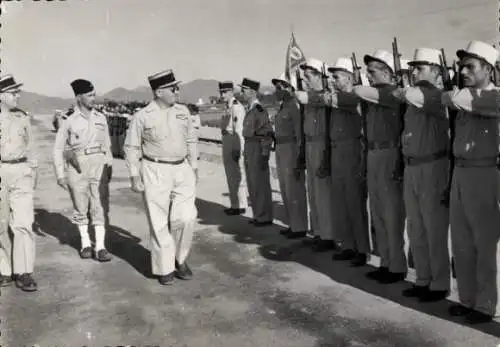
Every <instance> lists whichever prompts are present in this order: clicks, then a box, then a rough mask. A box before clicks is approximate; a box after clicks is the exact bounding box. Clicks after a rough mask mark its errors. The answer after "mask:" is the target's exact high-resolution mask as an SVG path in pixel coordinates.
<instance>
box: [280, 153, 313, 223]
mask: <svg viewBox="0 0 500 347" xmlns="http://www.w3.org/2000/svg"><path fill="white" fill-rule="evenodd" d="M296 165H297V150H296V145H295V143H283V144H278V145H276V166H277V170H278V179H279V183H280V191H281V196H282V199H283V205H284V207H285V213H286V218H287V220H288V223H289V226H290V228H291V229H292V231H293V232H297V231H307V230H308V229H307V195H306V181H305V173H304V172H301V173H300V176H299V177H298V178H296V177H295V175H294V168H295V166H296Z"/></svg>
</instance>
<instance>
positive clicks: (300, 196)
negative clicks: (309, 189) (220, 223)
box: [272, 74, 307, 239]
mask: <svg viewBox="0 0 500 347" xmlns="http://www.w3.org/2000/svg"><path fill="white" fill-rule="evenodd" d="M272 83H273V85H274V87H275V88H276V99H277V100H278V101H279V102H280V103H281V105H280V109H279V111H278V113H277V114H276V116H275V117H274V122H275V124H274V131H275V132H276V135H275V142H276V168H277V170H278V178H279V182H280V191H281V196H282V199H283V205H284V207H285V213H286V216H287V220H288V221H289V224H290V225H289V228H288V229H285V230H283V231H282V234H283V235H285V236H286V237H288V238H289V239H296V238H300V237H304V236H306V234H307V200H306V182H305V172H304V170H303V169H302V168H299V167H297V163H298V158H299V155H300V152H301V147H302V145H303V144H302V120H301V116H300V110H299V105H298V104H297V101H296V100H295V97H294V94H293V92H294V88H293V87H292V85H291V84H290V82H288V80H287V79H286V77H285V75H284V74H282V75H281V76H280V78H274V79H273V80H272Z"/></svg>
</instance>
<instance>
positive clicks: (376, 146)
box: [368, 141, 398, 151]
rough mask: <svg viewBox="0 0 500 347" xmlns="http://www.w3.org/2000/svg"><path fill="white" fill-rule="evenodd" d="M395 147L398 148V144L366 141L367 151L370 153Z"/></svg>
mask: <svg viewBox="0 0 500 347" xmlns="http://www.w3.org/2000/svg"><path fill="white" fill-rule="evenodd" d="M395 147H398V144H397V143H396V142H393V141H383V142H375V141H368V149H369V150H370V151H373V150H378V149H390V148H395Z"/></svg>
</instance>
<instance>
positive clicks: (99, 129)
mask: <svg viewBox="0 0 500 347" xmlns="http://www.w3.org/2000/svg"><path fill="white" fill-rule="evenodd" d="M94 126H95V131H96V139H97V142H98V143H100V144H102V145H104V144H106V132H107V131H109V129H108V127H107V125H106V123H105V122H103V121H96V122H95V123H94Z"/></svg>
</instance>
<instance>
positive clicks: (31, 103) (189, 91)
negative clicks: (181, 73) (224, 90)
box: [20, 79, 274, 114]
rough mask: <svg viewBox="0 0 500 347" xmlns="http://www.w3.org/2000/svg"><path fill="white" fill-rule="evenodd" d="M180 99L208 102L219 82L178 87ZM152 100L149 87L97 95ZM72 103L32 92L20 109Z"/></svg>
mask: <svg viewBox="0 0 500 347" xmlns="http://www.w3.org/2000/svg"><path fill="white" fill-rule="evenodd" d="M273 90H274V88H273V87H272V86H262V87H261V93H266V94H267V93H271V92H272V91H273ZM179 96H180V99H181V101H183V102H187V103H197V102H198V100H199V99H200V98H202V99H203V101H204V102H208V101H209V100H210V97H214V96H219V82H218V81H216V80H212V79H208V80H207V79H196V80H193V81H190V82H187V83H183V84H181V86H180V94H179ZM151 98H152V93H151V89H150V88H149V86H140V87H137V88H135V89H132V90H129V89H126V88H122V87H119V88H115V89H113V90H110V91H109V92H107V93H105V94H103V95H99V96H98V97H97V100H98V102H102V101H104V100H105V99H109V100H114V101H118V102H129V101H149V100H151ZM73 103H74V100H73V99H64V98H58V97H49V96H44V95H41V94H37V93H32V92H22V94H21V99H20V107H21V108H22V109H25V110H26V111H28V112H35V113H42V114H43V113H49V114H52V113H53V112H54V111H55V110H56V109H66V108H68V107H70V106H71V105H72V104H73Z"/></svg>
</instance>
